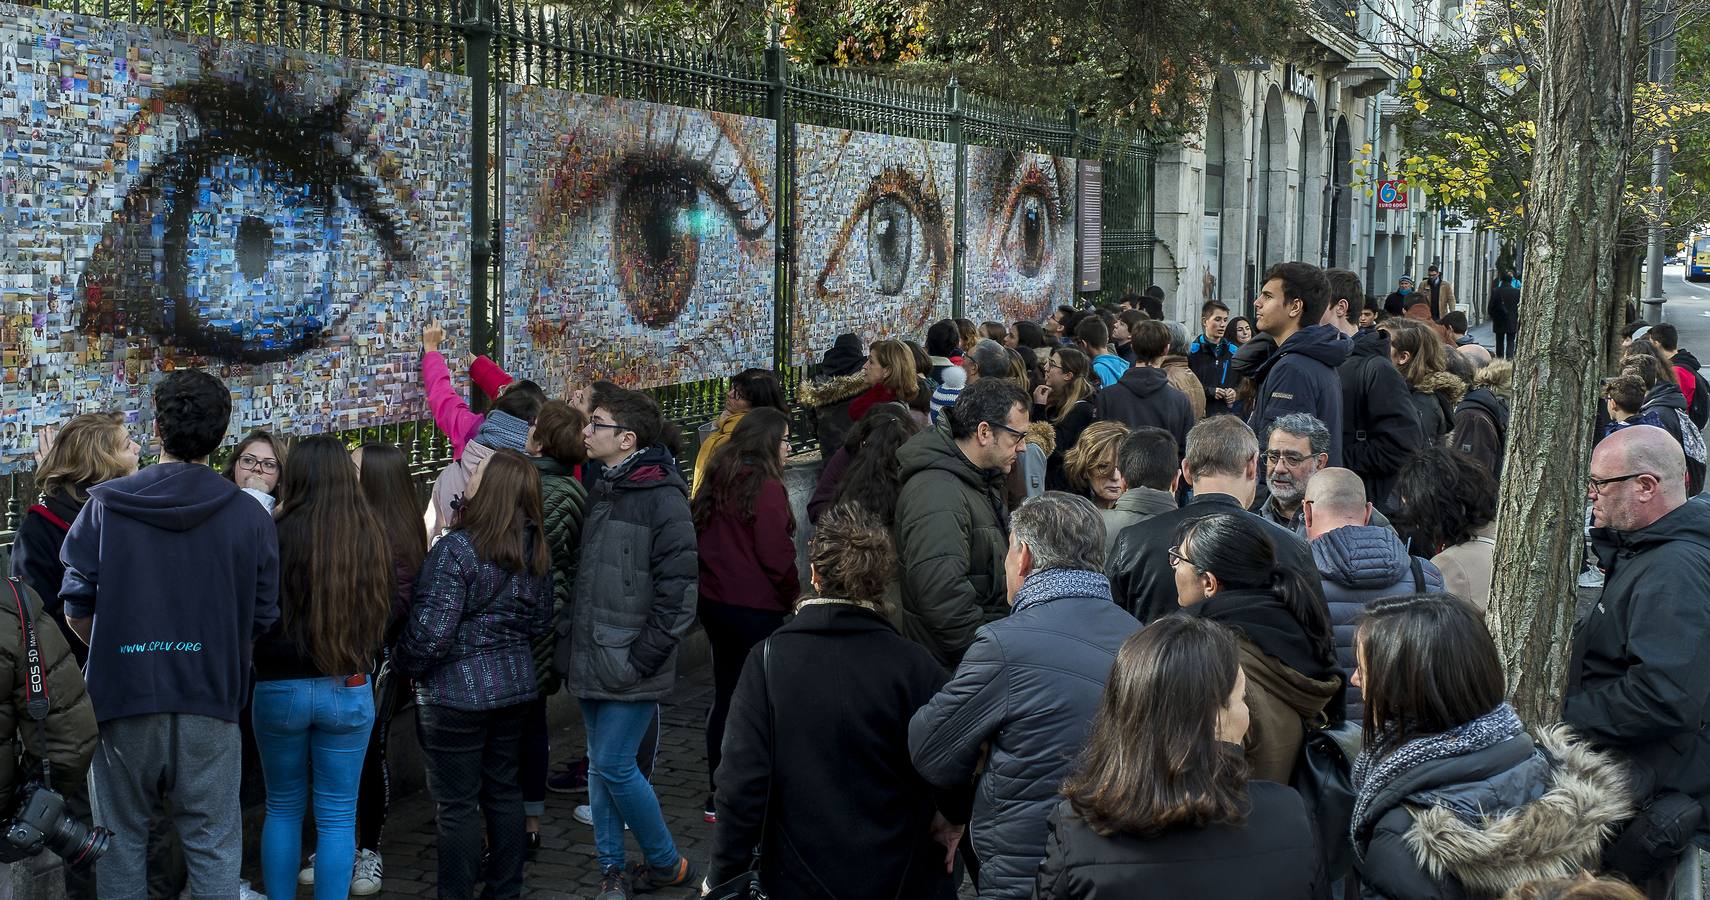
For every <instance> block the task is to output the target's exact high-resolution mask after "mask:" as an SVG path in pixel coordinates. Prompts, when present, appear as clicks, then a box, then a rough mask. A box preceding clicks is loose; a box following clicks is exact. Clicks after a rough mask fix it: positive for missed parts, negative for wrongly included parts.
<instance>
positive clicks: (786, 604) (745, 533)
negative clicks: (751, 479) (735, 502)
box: [696, 481, 801, 612]
mask: <svg viewBox="0 0 1710 900" xmlns="http://www.w3.org/2000/svg"><path fill="white" fill-rule="evenodd" d="M794 530H795V528H794V525H793V523H792V521H791V518H790V498H789V495H788V493H786V492H785V490H784V485H783V484H782V483H781V482H778V481H767V482H766V483H765V484H763V485H761V486H760V493H759V494H758V495H757V496H756V497H755V498H754V519H753V521H751V522H744V521H742V519H741V518H739V517H738V516H737V515H735V514H733V513H731V512H724V511H721V512H719V513H718V514H717V515H715V516H713V518H712V520H711V521H710V522H708V523H707V524H706V525H705V526H704V527H701V528H699V529H698V530H697V534H696V538H697V541H698V548H699V551H700V553H699V556H700V561H701V579H700V593H701V599H703V600H708V601H711V602H713V603H725V604H729V605H731V606H745V607H749V608H751V609H766V610H777V611H780V612H788V611H789V610H791V609H793V608H794V607H795V602H796V599H797V598H798V597H799V596H800V595H801V581H800V579H799V578H798V577H797V575H796V544H795V539H794V537H793V532H794Z"/></svg>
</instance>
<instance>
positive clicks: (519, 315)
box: [504, 85, 777, 394]
mask: <svg viewBox="0 0 1710 900" xmlns="http://www.w3.org/2000/svg"><path fill="white" fill-rule="evenodd" d="M505 114H506V121H505V128H506V132H507V134H509V135H510V136H511V138H510V141H509V143H508V144H507V146H506V147H505V150H504V153H505V162H504V165H505V196H506V205H507V207H508V208H509V209H510V210H512V213H511V214H510V215H508V216H507V220H506V222H505V235H504V240H505V260H506V266H505V297H506V302H507V308H508V310H509V315H507V316H506V325H505V328H506V332H505V333H506V338H505V341H506V343H505V363H506V366H507V367H508V368H510V369H511V370H512V371H514V372H517V373H518V374H519V375H524V376H527V377H529V378H533V379H534V380H536V381H537V382H539V383H540V384H541V386H542V387H543V388H545V389H546V390H547V392H548V393H550V394H557V393H558V392H560V391H562V390H564V389H565V388H566V387H569V386H571V385H579V384H584V383H586V382H588V381H591V380H595V379H600V378H604V379H609V380H611V381H615V382H617V383H619V384H623V385H628V386H636V387H650V386H654V385H662V384H675V383H680V382H689V381H699V380H702V379H706V378H715V377H718V376H723V375H733V374H735V373H737V372H739V371H741V370H743V369H746V368H749V367H756V366H757V367H762V368H771V367H772V341H773V327H772V304H773V268H774V265H775V261H774V254H775V253H776V247H775V243H774V232H773V230H774V227H775V222H774V215H773V209H774V204H775V202H776V199H775V198H776V191H775V182H776V174H775V173H776V160H777V147H776V145H777V137H776V128H775V126H774V124H773V123H772V122H771V121H770V120H768V119H756V118H751V117H748V116H738V115H730V114H725V113H716V112H706V111H703V110H696V109H686V108H683V107H679V106H666V105H662V104H657V103H644V102H640V101H634V100H621V99H618V98H614V97H598V96H591V95H588V94H576V93H570V92H567V91H560V90H555V89H552V88H543V87H534V86H527V87H525V86H519V85H509V86H507V87H506V94H505Z"/></svg>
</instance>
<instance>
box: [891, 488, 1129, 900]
mask: <svg viewBox="0 0 1710 900" xmlns="http://www.w3.org/2000/svg"><path fill="white" fill-rule="evenodd" d="M1103 565H1104V523H1103V521H1102V520H1101V519H1100V518H1099V513H1098V510H1097V509H1094V508H1093V505H1092V503H1091V502H1089V501H1088V500H1087V499H1086V498H1085V497H1078V496H1074V495H1072V494H1065V493H1061V492H1058V491H1047V492H1046V493H1044V494H1042V495H1040V496H1038V497H1034V498H1032V499H1030V500H1027V501H1026V502H1024V503H1022V504H1021V505H1020V506H1019V507H1017V508H1016V510H1015V513H1014V514H1013V515H1012V516H1011V517H1010V533H1009V549H1008V553H1007V554H1006V555H1005V557H1004V576H1005V581H1006V590H1007V593H1008V595H1009V602H1010V614H1009V615H1008V616H1007V617H1005V618H1002V619H999V620H997V621H995V622H992V623H991V624H989V625H985V626H982V627H981V628H980V629H979V631H978V632H977V633H976V635H975V637H974V643H973V645H972V646H970V647H969V648H968V652H967V654H966V655H965V656H964V657H963V658H962V664H961V665H960V666H958V667H957V669H956V674H955V676H954V677H952V678H951V679H950V682H949V683H948V684H946V685H945V686H944V688H943V689H942V690H941V691H939V693H938V695H937V696H935V697H933V698H932V700H931V701H929V702H928V703H927V704H926V705H925V706H923V707H921V709H920V711H919V712H916V713H915V715H914V719H913V721H911V722H910V723H909V729H908V746H909V753H910V755H911V756H912V757H913V759H914V765H915V768H916V769H917V770H919V772H920V774H921V776H922V777H923V778H925V779H926V780H927V781H928V782H929V783H931V784H933V785H935V786H937V787H939V788H945V789H949V788H959V787H966V786H969V785H975V784H979V782H982V781H983V782H985V783H984V784H979V794H980V797H981V798H982V799H981V803H980V804H979V806H978V807H977V808H976V810H975V814H974V821H973V822H972V823H970V828H969V831H970V832H971V833H972V834H973V841H974V851H975V853H976V854H977V855H978V856H979V858H980V862H981V865H980V872H979V884H978V888H979V894H980V896H981V897H983V898H988V900H990V898H997V900H1026V898H1029V897H1032V896H1033V880H1034V872H1035V870H1037V869H1038V868H1039V862H1040V860H1041V859H1043V858H1044V856H1045V836H1046V833H1047V831H1048V830H1049V829H1048V828H1047V825H1046V818H1047V817H1048V816H1049V815H1050V814H1051V810H1052V809H1053V808H1054V807H1055V806H1056V805H1057V800H1058V797H1057V787H1058V785H1059V784H1060V783H1061V782H1062V780H1063V778H1064V776H1066V775H1067V774H1068V773H1069V770H1070V768H1071V767H1072V766H1073V765H1074V761H1075V756H1076V753H1077V751H1078V750H1079V748H1080V746H1081V742H1082V741H1083V740H1084V739H1085V737H1086V732H1087V727H1088V725H1089V724H1090V723H1091V722H1092V717H1093V714H1094V713H1095V712H1097V710H1098V704H1099V699H1100V697H1101V695H1102V694H1103V692H1104V684H1105V680H1106V679H1107V678H1108V677H1109V676H1110V669H1111V666H1112V665H1113V664H1114V663H1115V661H1116V651H1117V649H1118V648H1120V647H1121V646H1122V642H1123V641H1125V640H1127V639H1128V637H1129V635H1131V634H1133V633H1134V632H1135V631H1138V630H1139V628H1140V623H1139V622H1136V621H1135V620H1134V618H1133V617H1132V616H1130V615H1128V614H1127V613H1125V612H1123V611H1122V610H1121V609H1120V608H1118V607H1117V606H1116V604H1115V603H1113V602H1112V599H1111V593H1110V582H1109V581H1107V580H1106V579H1105V576H1104V575H1103V573H1102V572H1101V571H1100V569H1101V568H1102V567H1103ZM988 748H989V749H988ZM982 762H983V766H982Z"/></svg>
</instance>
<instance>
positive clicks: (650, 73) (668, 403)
mask: <svg viewBox="0 0 1710 900" xmlns="http://www.w3.org/2000/svg"><path fill="white" fill-rule="evenodd" d="M44 5H46V6H48V7H51V8H53V9H57V10H63V11H69V12H75V13H80V14H87V15H95V16H101V17H104V18H109V19H117V20H124V21H129V22H133V23H137V24H149V25H155V26H159V27H163V28H167V29H171V30H176V31H182V32H187V33H190V34H195V35H207V36H211V37H218V38H232V39H238V40H243V41H248V42H253V43H258V44H265V45H272V46H279V47H283V48H287V49H294V50H303V51H309V52H315V53H321V54H328V55H337V56H346V57H354V58H358V59H365V60H372V61H378V62H385V63H391V64H394V65H401V66H409V67H415V68H421V69H427V70H432V71H439V72H449V73H455V74H463V75H467V76H468V77H469V78H470V79H471V82H472V84H471V87H472V108H471V113H472V116H471V121H472V134H471V136H470V148H471V166H472V184H471V187H472V192H471V199H472V203H471V207H472V208H471V210H470V220H471V233H472V235H473V240H472V244H471V247H470V252H471V263H472V265H471V277H470V283H469V285H468V299H469V313H470V326H471V349H472V350H473V351H474V352H486V353H489V354H490V355H492V356H494V357H495V358H496V359H500V360H502V359H503V356H504V347H503V334H504V331H505V329H504V327H503V324H504V317H505V305H504V299H503V292H502V290H500V289H497V287H498V286H502V285H503V284H504V270H505V265H506V260H505V259H504V258H503V254H502V253H501V247H502V240H501V230H502V225H503V222H504V221H505V215H506V212H507V210H508V208H509V204H508V202H507V201H508V198H507V195H506V190H505V189H506V185H505V182H504V179H503V171H504V168H503V166H496V167H495V166H492V165H491V161H492V160H494V159H498V158H502V153H503V150H504V147H505V140H506V137H507V132H506V110H505V105H504V104H505V90H504V88H505V86H506V85H507V84H518V85H540V86H545V87H551V88H559V89H564V90H571V91H576V92H580V93H586V94H598V95H605V96H610V97H618V98H624V99H631V100H642V101H649V102H654V103H663V104H671V105H676V106H683V107H690V108H695V109H702V110H710V111H717V112H726V113H738V114H742V115H748V116H754V117H758V118H764V119H770V120H771V121H772V122H773V123H774V124H775V127H776V133H777V143H776V147H777V154H776V156H777V162H776V165H777V171H776V173H775V175H776V184H777V190H776V191H775V192H774V193H773V198H774V203H775V208H774V210H773V213H774V221H775V222H776V248H777V250H776V254H775V269H774V279H773V283H774V286H775V287H774V290H775V298H774V302H773V308H772V313H773V320H774V334H775V335H776V337H775V339H774V347H773V357H774V359H773V362H774V364H775V368H776V370H777V371H778V372H779V374H780V376H781V378H782V379H783V381H784V383H785V386H786V390H787V391H788V395H789V396H792V397H793V396H794V388H795V387H796V386H797V385H799V384H800V382H801V381H802V380H803V379H805V378H807V377H809V376H810V375H811V367H804V366H802V365H800V364H799V363H798V362H797V360H798V359H799V358H801V357H802V356H803V354H802V353H800V352H798V351H799V348H792V347H790V346H789V342H790V335H791V329H790V327H789V323H790V321H791V319H790V317H791V314H792V310H793V308H794V304H795V302H796V295H795V290H796V285H795V283H794V278H795V274H794V270H795V267H794V265H793V264H792V260H794V258H795V242H794V237H795V235H794V233H793V229H792V224H793V223H792V216H793V202H792V198H793V197H794V196H795V177H796V173H795V128H794V126H795V125H797V124H803V125H821V126H831V127H837V128H844V129H850V130H855V131H866V132H874V133H879V134H889V135H896V136H904V137H914V138H922V139H930V140H935V141H942V142H945V143H948V144H953V145H955V147H956V150H957V154H956V156H957V172H956V202H955V208H954V212H955V216H956V218H955V229H956V230H955V251H956V252H955V254H954V282H953V291H952V309H953V311H954V312H953V314H955V315H960V314H961V313H962V309H963V300H964V297H965V293H966V281H965V272H964V259H963V256H964V253H963V250H964V246H965V241H964V233H963V229H964V202H963V200H964V198H963V197H962V196H961V194H962V190H963V182H964V177H963V176H964V174H965V171H966V164H965V152H966V148H967V147H968V146H971V145H972V146H991V147H998V148H1003V149H1009V150H1015V151H1025V152H1037V153H1047V154H1052V155H1056V156H1064V157H1077V158H1083V159H1086V158H1093V159H1101V160H1102V161H1103V167H1104V194H1103V209H1104V225H1103V248H1104V250H1103V260H1102V262H1103V272H1104V284H1105V294H1106V295H1107V296H1111V295H1117V294H1121V293H1123V292H1126V291H1130V290H1139V289H1142V288H1144V287H1145V286H1146V285H1147V284H1149V283H1150V279H1151V252H1150V251H1151V247H1152V244H1153V242H1154V233H1153V225H1152V222H1153V218H1152V161H1153V158H1154V145H1153V144H1152V142H1151V141H1150V140H1149V139H1148V138H1147V136H1146V135H1144V134H1141V133H1136V132H1132V131H1125V130H1122V129H1114V128H1105V127H1099V126H1095V125H1091V124H1089V123H1082V122H1080V121H1079V119H1078V117H1077V116H1076V114H1075V112H1074V111H1073V110H1072V109H1066V110H1060V111H1043V110H1038V109H1029V108H1023V107H1018V106H1014V105H1011V104H1006V103H1000V102H997V101H994V100H990V99H987V98H982V97H978V96H973V95H970V94H968V93H967V92H965V91H963V90H962V88H961V87H959V86H958V85H956V84H955V83H954V82H951V83H950V84H947V85H943V86H940V87H931V86H922V85H919V84H913V83H908V82H904V81H900V80H896V79H891V78H886V77H881V76H877V75H872V74H866V73H861V72H853V71H848V70H841V69H815V68H805V67H801V66H798V65H795V64H793V63H792V62H791V61H790V60H789V58H788V55H787V53H786V52H785V50H784V48H782V47H779V46H777V45H776V44H775V43H774V45H773V46H771V47H754V48H719V47H696V46H686V45H685V44H684V43H683V42H681V41H678V40H674V39H671V38H668V37H665V36H659V35H649V34H643V33H638V32H635V31H631V30H627V29H622V28H614V27H610V26H608V25H605V24H603V23H594V22H586V21H578V20H574V19H571V18H568V17H567V16H565V15H563V14H561V13H560V11H559V10H557V9H556V8H555V7H553V6H551V5H539V6H537V5H531V4H528V3H525V2H520V0H516V2H512V0H48V2H47V3H46V4H44ZM490 173H491V174H496V175H497V176H498V177H491V175H490ZM1069 300H1070V298H1067V297H1064V298H1062V302H1068V301H1069ZM814 349H815V350H822V349H824V348H814ZM726 387H727V382H726V380H725V379H723V378H717V379H710V380H706V381H699V382H693V383H685V384H675V385H668V386H661V387H657V388H653V389H651V392H652V393H653V395H654V396H655V397H656V398H657V399H658V400H659V402H660V405H661V407H662V409H663V410H664V411H665V413H666V414H667V416H669V417H670V418H671V419H672V420H673V421H675V422H677V423H678V424H679V425H680V426H682V427H684V428H685V429H688V430H692V429H694V428H695V427H697V426H699V425H701V424H702V423H704V422H706V421H708V420H710V419H711V418H713V417H714V416H716V415H717V414H718V412H719V411H720V409H721V408H722V406H723V403H724V399H725V394H726ZM794 435H795V437H796V438H797V439H798V440H800V441H805V439H806V438H807V429H805V428H797V429H794ZM341 437H342V438H343V439H344V440H346V442H347V443H350V444H352V445H355V444H358V443H362V442H365V441H369V440H386V441H390V442H394V443H398V444H400V445H401V446H404V447H405V448H406V450H408V452H409V453H410V458H411V460H412V462H413V463H414V464H415V467H416V470H417V472H418V474H419V475H420V476H421V477H422V478H423V479H426V478H427V477H429V476H430V475H431V473H432V472H433V471H435V470H436V469H437V468H438V467H440V466H442V465H443V464H444V463H445V462H446V461H448V460H449V457H450V453H449V446H448V444H447V443H446V441H445V439H444V437H443V436H442V435H439V434H438V432H437V431H436V430H435V429H434V428H433V426H432V424H431V423H427V422H416V423H404V424H399V425H388V426H384V427H380V428H364V429H359V430H357V431H353V432H348V433H344V434H342V435H341ZM0 492H3V497H0V500H3V503H4V505H3V507H0V508H3V509H4V521H3V523H0V525H3V529H4V530H3V531H0V542H9V540H10V534H11V530H12V529H13V528H14V527H15V525H16V524H17V522H18V519H19V516H20V515H21V513H22V512H23V510H24V509H26V508H27V507H28V505H29V504H30V503H33V502H34V497H35V492H34V489H33V486H32V484H31V482H30V479H29V476H28V475H27V474H24V475H15V476H12V477H10V478H8V479H6V481H5V483H4V484H0Z"/></svg>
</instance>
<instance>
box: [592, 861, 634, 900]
mask: <svg viewBox="0 0 1710 900" xmlns="http://www.w3.org/2000/svg"><path fill="white" fill-rule="evenodd" d="M594 900H629V879H627V878H625V877H624V874H623V866H612V867H610V868H608V869H606V871H605V872H604V873H602V874H601V876H600V892H599V893H598V894H597V895H595V897H594Z"/></svg>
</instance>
